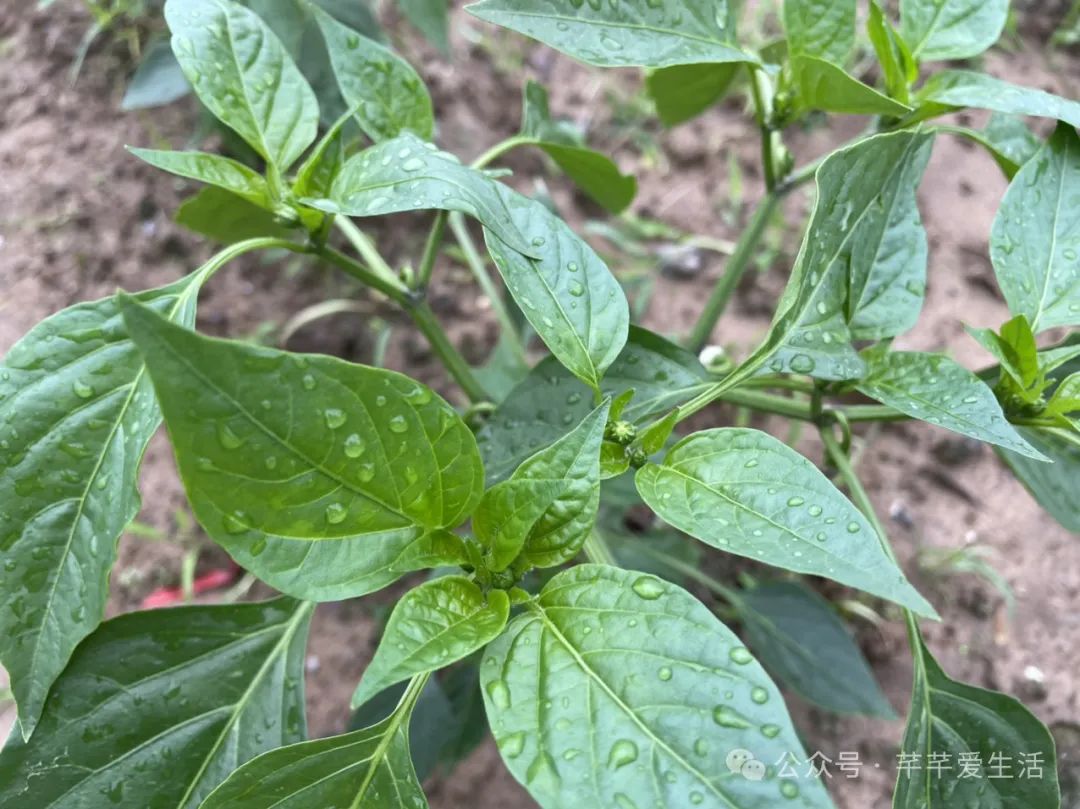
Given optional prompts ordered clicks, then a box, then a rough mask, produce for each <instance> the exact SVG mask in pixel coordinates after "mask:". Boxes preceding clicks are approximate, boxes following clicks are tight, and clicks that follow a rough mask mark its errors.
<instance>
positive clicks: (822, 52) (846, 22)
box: [784, 0, 855, 65]
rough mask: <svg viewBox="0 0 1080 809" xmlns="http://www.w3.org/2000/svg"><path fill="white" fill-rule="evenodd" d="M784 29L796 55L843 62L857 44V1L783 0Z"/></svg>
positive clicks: (790, 48)
mask: <svg viewBox="0 0 1080 809" xmlns="http://www.w3.org/2000/svg"><path fill="white" fill-rule="evenodd" d="M784 30H785V31H786V32H787V40H788V50H789V52H790V53H791V54H792V55H793V56H794V55H806V56H816V57H818V58H819V59H823V60H825V61H826V62H832V63H833V64H835V65H843V64H844V63H845V62H846V61H847V60H848V57H849V56H850V55H851V50H852V48H854V47H855V0H784Z"/></svg>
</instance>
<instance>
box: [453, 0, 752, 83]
mask: <svg viewBox="0 0 1080 809" xmlns="http://www.w3.org/2000/svg"><path fill="white" fill-rule="evenodd" d="M466 10H467V11H469V12H470V13H472V14H474V15H476V16H477V17H479V18H480V19H482V20H487V21H488V22H491V23H495V24H496V25H501V26H503V27H505V28H510V29H512V30H514V31H517V32H519V33H522V34H524V35H525V36H528V37H532V38H533V39H538V40H540V41H541V42H543V43H544V44H545V45H550V46H551V47H552V48H555V50H558V51H562V52H563V53H566V54H568V55H570V56H572V57H574V58H575V59H578V60H580V61H582V62H585V63H587V64H590V65H597V66H598V67H670V66H671V65H687V64H698V63H702V62H747V63H751V64H755V63H756V62H757V60H756V59H755V58H754V57H753V56H751V55H750V54H747V53H744V52H743V51H741V50H739V49H738V47H737V46H736V45H735V43H734V38H735V31H734V26H733V25H732V20H731V19H730V17H729V15H728V6H727V3H716V2H714V1H713V0H668V2H666V3H663V4H661V3H657V2H655V0H622V2H619V3H617V4H615V5H612V4H610V3H599V2H597V3H582V4H580V5H576V4H574V3H570V2H567V3H558V4H549V5H547V6H538V5H537V4H536V2H535V0H481V2H479V3H473V4H472V5H470V6H466Z"/></svg>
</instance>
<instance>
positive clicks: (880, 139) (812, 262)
mask: <svg viewBox="0 0 1080 809" xmlns="http://www.w3.org/2000/svg"><path fill="white" fill-rule="evenodd" d="M931 142H932V136H931V135H926V134H919V133H913V132H897V133H893V134H887V135H877V136H875V137H872V138H868V139H866V140H862V141H859V142H858V143H856V144H855V145H854V146H850V147H848V148H846V149H843V150H841V151H839V152H836V153H834V154H832V155H830V156H829V157H828V158H827V159H826V160H825V162H824V163H823V164H822V166H821V168H820V169H819V170H818V173H817V202H816V204H815V206H814V212H813V215H812V217H811V219H810V225H809V226H808V228H807V231H806V235H805V237H804V238H803V244H802V248H801V249H800V251H799V257H798V259H797V261H796V265H795V270H794V271H793V273H792V278H791V280H790V281H789V283H788V286H787V289H786V290H785V292H784V295H783V297H782V298H781V299H780V304H779V307H778V309H777V314H776V317H775V319H774V321H773V326H772V331H771V332H770V334H769V336H768V338H766V341H765V344H764V346H763V348H762V349H759V350H758V352H755V356H757V357H768V358H769V362H770V364H769V367H770V368H772V369H773V370H774V371H792V372H795V373H801V374H812V375H813V376H815V377H818V378H822V379H852V378H857V377H859V376H861V375H862V372H863V362H862V360H861V359H860V358H859V356H858V355H857V354H856V353H855V349H854V348H853V347H852V345H851V341H852V340H877V339H882V338H886V337H892V336H894V335H897V334H900V333H901V332H903V331H906V330H907V329H908V328H910V327H911V326H912V325H914V323H915V320H916V319H917V318H918V316H919V311H920V310H921V309H922V303H923V297H924V294H925V286H926V254H927V246H926V232H925V230H924V229H923V227H922V222H921V220H920V218H919V209H918V207H917V205H916V202H915V191H916V189H917V187H918V184H919V180H920V179H921V177H922V173H923V169H924V168H925V167H926V162H927V160H928V159H929V156H930V146H931Z"/></svg>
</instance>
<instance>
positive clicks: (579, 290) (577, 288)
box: [570, 282, 585, 298]
mask: <svg viewBox="0 0 1080 809" xmlns="http://www.w3.org/2000/svg"><path fill="white" fill-rule="evenodd" d="M570 294H571V295H573V296H574V297H575V298H580V297H581V296H582V295H584V294H585V287H583V286H582V285H581V284H579V283H577V282H574V283H573V284H571V285H570Z"/></svg>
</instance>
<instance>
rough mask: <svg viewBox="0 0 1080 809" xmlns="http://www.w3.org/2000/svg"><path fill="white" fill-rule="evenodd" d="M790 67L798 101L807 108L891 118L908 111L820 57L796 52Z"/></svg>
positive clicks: (905, 113) (906, 107) (908, 109)
mask: <svg viewBox="0 0 1080 809" xmlns="http://www.w3.org/2000/svg"><path fill="white" fill-rule="evenodd" d="M791 70H792V73H793V74H794V76H795V81H796V85H797V86H798V88H799V100H800V101H801V102H802V104H803V105H804V106H806V107H809V108H811V109H818V110H825V111H827V112H843V113H848V114H851V115H884V116H890V117H894V118H895V117H902V116H904V115H907V114H908V113H910V112H911V108H910V107H908V106H906V105H904V104H901V103H900V102H899V101H895V100H893V99H891V98H889V97H888V96H887V95H884V94H883V93H879V92H878V91H877V90H875V89H874V88H873V87H870V86H869V85H867V84H863V83H862V82H861V81H859V80H858V79H856V78H855V77H854V76H851V75H850V74H848V73H845V72H844V70H843V69H842V68H839V67H837V66H836V65H834V64H833V63H832V62H826V61H825V60H824V59H818V58H816V57H814V56H806V55H801V54H796V55H794V56H793V57H792V59H791Z"/></svg>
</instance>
